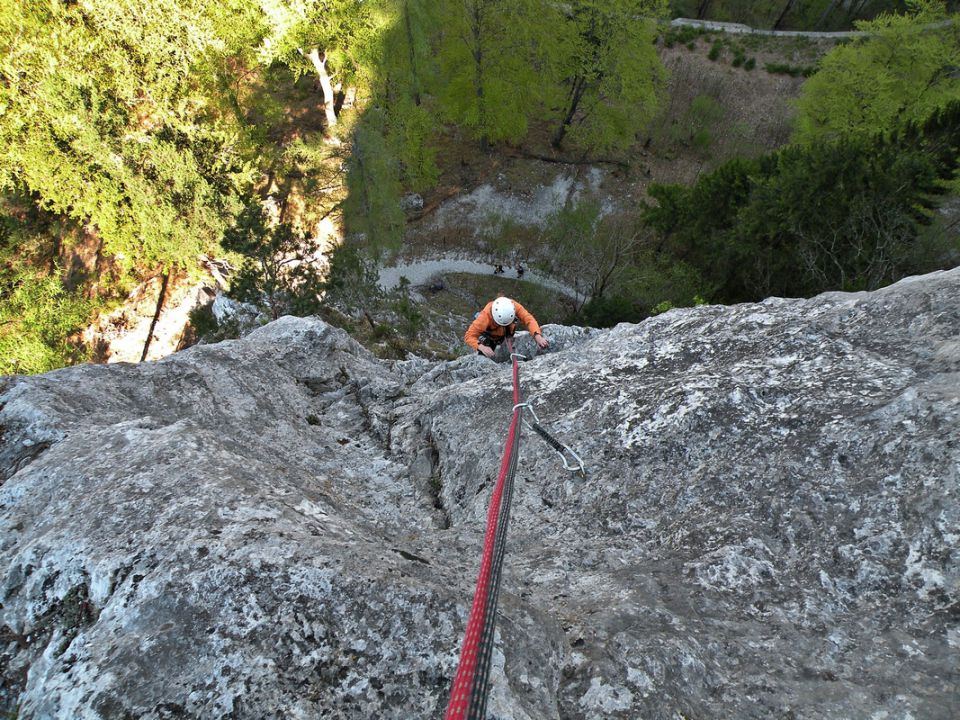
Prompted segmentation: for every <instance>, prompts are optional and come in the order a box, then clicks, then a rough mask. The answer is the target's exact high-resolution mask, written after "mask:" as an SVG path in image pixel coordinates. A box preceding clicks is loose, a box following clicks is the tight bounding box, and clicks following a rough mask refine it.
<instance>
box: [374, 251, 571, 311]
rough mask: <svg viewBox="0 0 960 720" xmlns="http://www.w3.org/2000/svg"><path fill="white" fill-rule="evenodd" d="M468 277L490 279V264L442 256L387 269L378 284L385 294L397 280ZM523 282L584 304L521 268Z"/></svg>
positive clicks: (510, 273)
mask: <svg viewBox="0 0 960 720" xmlns="http://www.w3.org/2000/svg"><path fill="white" fill-rule="evenodd" d="M504 270H505V272H504V275H503V277H507V278H512V279H519V278H517V271H516V268H514V267H510V268H504ZM450 272H458V273H470V274H472V275H492V274H493V264H492V263H489V262H480V261H477V260H466V259H464V258H461V257H455V256H449V255H443V256H440V257H439V258H434V259H432V260H418V261H415V262H409V263H400V264H399V265H393V266H390V267H384V268H381V269H380V276H379V278H378V281H377V282H378V284H379V285H380V287H381V288H383V289H384V290H392V289H393V288H395V287H397V285H399V284H400V278H401V277H405V278H407V280H409V281H410V284H411V285H426V284H427V283H428V282H429V281H430V279H431V278H433V277H435V276H437V275H440V274H442V273H450ZM523 279H524V280H526V281H528V282H533V283H536V284H537V285H542V286H543V287H546V288H550V289H551V290H555V291H556V292H559V293H562V294H563V295H566V296H567V297H569V298H572V299H574V300H576V301H577V302H583V301H584V300H585V299H586V295H585V294H584V293H582V292H581V291H580V290H578V289H577V288H572V287H570V286H569V285H566V284H564V283H562V282H560V281H559V280H556V279H554V278H552V277H549V276H547V275H544V274H543V273H539V272H537V271H535V270H528V269H526V268H524V273H523Z"/></svg>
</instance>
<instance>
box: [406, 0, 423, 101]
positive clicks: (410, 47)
mask: <svg viewBox="0 0 960 720" xmlns="http://www.w3.org/2000/svg"><path fill="white" fill-rule="evenodd" d="M403 19H404V25H405V26H406V29H407V53H408V55H409V56H410V74H411V75H412V76H413V77H412V79H413V102H414V104H415V105H416V106H417V107H420V76H419V74H418V73H417V54H416V52H415V50H414V44H413V24H412V23H411V21H410V5H409V3H404V5H403Z"/></svg>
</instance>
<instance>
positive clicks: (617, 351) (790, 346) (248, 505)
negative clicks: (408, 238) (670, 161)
mask: <svg viewBox="0 0 960 720" xmlns="http://www.w3.org/2000/svg"><path fill="white" fill-rule="evenodd" d="M545 332H546V333H547V335H548V337H550V338H551V339H553V340H554V343H553V346H552V348H551V350H550V352H547V353H540V354H536V353H535V352H534V346H533V343H532V342H531V341H530V339H529V338H528V337H525V336H524V335H521V336H519V337H518V342H517V350H518V352H521V353H523V354H527V355H529V356H530V358H531V359H530V360H529V361H527V362H524V363H523V364H522V365H521V368H520V378H521V386H522V394H523V398H524V400H525V401H528V402H530V403H532V405H533V408H534V409H535V411H536V413H537V415H538V416H539V418H540V421H541V423H542V424H543V426H544V427H546V428H547V429H548V430H549V431H550V432H551V434H553V435H554V436H555V437H556V438H557V439H558V440H560V441H561V442H564V443H566V444H568V445H569V446H570V447H571V448H573V449H574V450H575V451H576V452H577V453H578V454H579V455H581V456H582V457H583V459H584V461H585V464H586V475H585V477H581V476H580V475H578V474H573V473H568V472H566V471H565V470H564V469H563V467H562V464H561V463H560V459H559V457H558V455H557V454H556V453H555V452H554V451H553V450H552V449H551V447H550V446H549V445H547V444H546V443H545V442H544V441H543V440H542V439H541V438H540V437H539V436H537V435H535V434H534V433H533V432H531V431H530V430H529V429H527V428H524V432H523V434H522V438H521V459H520V463H519V467H518V471H517V478H516V488H515V492H514V498H513V512H512V517H511V525H510V530H509V535H508V548H507V556H506V562H505V567H504V573H503V584H502V590H501V595H500V608H499V613H498V619H497V628H498V629H497V636H496V647H495V650H494V658H493V671H492V689H491V695H490V702H489V704H488V716H489V717H490V718H500V719H503V720H508V719H509V720H541V719H559V718H625V719H626V718H631V719H632V718H645V719H660V718H662V719H664V720H666V719H667V718H670V719H675V718H677V717H687V718H694V717H696V718H771V717H783V718H788V717H789V718H797V719H801V718H809V719H811V720H812V719H813V718H824V717H837V718H840V717H843V718H891V719H892V718H910V717H912V718H918V719H919V718H925V719H933V720H937V719H940V718H942V719H943V720H948V719H952V718H955V717H956V716H957V707H958V702H960V672H958V667H960V663H958V662H957V658H958V656H960V554H958V553H960V548H958V545H960V446H958V435H960V432H958V431H960V270H954V271H950V272H944V273H937V274H934V275H929V276H924V277H921V278H913V279H910V280H906V281H903V282H900V283H898V284H896V285H894V286H891V287H889V288H886V289H884V290H882V291H878V292H875V293H869V294H867V293H862V294H839V293H836V294H828V295H823V296H820V297H817V298H813V299H810V300H780V299H771V300H768V301H766V302H764V303H760V304H749V305H739V306H735V307H717V306H708V307H699V308H693V309H686V310H673V311H670V312H667V313H664V314H663V315H660V316H657V317H656V318H652V319H651V320H648V321H646V322H644V323H642V324H640V325H620V326H618V327H616V328H613V329H611V330H607V331H595V330H581V329H577V328H559V327H549V326H548V327H547V328H545ZM2 383H3V384H2V387H0V390H2V394H0V403H2V409H0V433H2V435H0V437H2V444H0V480H2V481H3V486H2V487H0V603H2V606H0V613H2V618H0V673H2V676H3V691H2V692H0V710H5V711H8V712H10V711H13V709H14V708H17V707H19V711H18V712H19V716H18V717H20V718H63V719H65V720H66V719H68V718H69V719H73V718H173V717H186V718H205V719H206V718H251V719H253V718H319V717H323V718H398V719H399V718H431V717H432V718H436V717H441V716H442V714H443V710H444V707H445V704H446V696H447V693H448V691H449V686H450V681H451V678H452V676H453V673H454V671H455V668H456V662H457V656H458V653H459V645H460V641H461V637H462V632H463V627H464V622H465V619H466V615H467V612H468V609H469V606H470V602H471V599H472V593H473V585H474V581H475V578H476V571H477V567H478V564H479V558H480V551H481V545H482V539H483V532H484V523H485V519H486V517H485V516H486V509H487V502H488V499H489V496H490V492H491V491H492V488H493V484H494V481H495V479H496V475H497V470H498V468H499V461H500V453H501V451H502V445H503V442H504V436H505V433H506V429H507V425H508V423H509V418H510V413H511V408H512V399H511V394H510V388H511V385H510V366H509V364H507V363H492V362H490V361H488V360H486V359H484V358H480V357H477V356H468V357H464V358H461V359H460V360H457V361H454V362H449V363H439V364H438V363H431V362H427V361H425V360H421V359H417V358H411V359H410V360H407V361H402V362H392V363H386V362H381V361H378V360H376V359H375V358H373V357H372V356H371V355H369V354H368V353H366V351H364V350H363V349H362V348H361V347H360V346H359V345H358V344H356V343H355V342H354V341H352V340H351V339H350V338H349V337H348V336H347V335H346V334H344V333H343V332H341V331H339V330H336V329H333V328H331V327H329V326H327V325H325V324H324V323H322V322H320V321H318V320H312V319H294V318H283V319H281V320H279V321H277V322H274V323H271V324H270V325H268V326H266V327H264V328H261V329H260V330H257V331H255V332H254V333H252V334H251V335H249V336H247V337H246V338H244V339H243V340H239V341H232V342H224V343H220V344H217V345H208V346H200V347H195V348H191V349H189V350H187V351H184V352H181V353H178V354H176V355H173V356H170V357H168V358H165V359H163V360H161V361H158V362H155V363H145V364H140V365H129V364H122V363H121V364H117V365H110V366H103V365H91V366H81V367H76V368H70V369H65V370H60V371H56V372H53V373H48V374H46V375H43V376H38V377H32V378H19V377H18V378H6V379H4V380H3V381H2ZM528 418H530V419H532V418H531V416H528Z"/></svg>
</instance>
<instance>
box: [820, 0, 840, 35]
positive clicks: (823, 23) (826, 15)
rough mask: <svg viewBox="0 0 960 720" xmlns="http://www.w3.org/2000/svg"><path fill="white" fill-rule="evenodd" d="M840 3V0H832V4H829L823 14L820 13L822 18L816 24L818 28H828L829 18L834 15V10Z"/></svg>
mask: <svg viewBox="0 0 960 720" xmlns="http://www.w3.org/2000/svg"><path fill="white" fill-rule="evenodd" d="M839 4H840V0H830V4H829V5H827V9H826V10H824V11H823V14H822V15H820V19H819V20H817V24H816V25H815V26H814V28H815V29H817V30H824V29H825V28H826V26H827V25H826V23H827V19H828V18H829V17H830V16H831V15H833V11H834V10H836V9H837V5H839Z"/></svg>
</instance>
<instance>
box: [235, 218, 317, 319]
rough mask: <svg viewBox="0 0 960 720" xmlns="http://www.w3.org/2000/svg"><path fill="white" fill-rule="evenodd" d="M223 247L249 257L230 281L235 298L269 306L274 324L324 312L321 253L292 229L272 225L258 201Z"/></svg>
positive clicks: (273, 223) (311, 242)
mask: <svg viewBox="0 0 960 720" xmlns="http://www.w3.org/2000/svg"><path fill="white" fill-rule="evenodd" d="M223 247H224V248H225V249H227V250H231V251H234V252H238V253H240V254H242V255H243V256H244V261H243V265H242V266H241V267H240V269H239V271H238V272H237V273H236V275H235V276H234V277H233V279H232V280H231V286H230V295H231V296H232V297H235V298H236V299H237V300H240V301H242V302H249V303H252V304H254V305H258V306H259V305H265V306H266V307H267V308H268V309H269V311H270V314H271V316H272V317H273V318H274V319H276V318H278V317H280V316H282V315H310V314H312V313H315V312H316V311H317V309H318V308H319V307H320V297H321V294H322V292H323V286H322V278H321V275H320V272H319V270H318V269H317V265H316V262H315V261H316V259H317V255H318V253H319V248H318V247H317V245H316V243H315V242H314V241H312V240H311V239H310V238H308V237H305V236H304V235H302V234H299V233H296V232H294V230H293V229H292V228H291V227H290V226H289V225H288V224H286V223H277V222H272V221H271V220H270V218H269V216H268V214H267V213H266V212H265V210H264V208H263V206H262V205H261V204H260V202H259V201H258V200H251V201H249V202H248V204H247V206H246V208H245V209H244V210H243V212H242V213H241V214H240V216H239V218H238V219H237V222H236V224H235V225H233V226H232V227H230V228H229V229H228V230H227V231H226V233H225V234H224V237H223Z"/></svg>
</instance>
